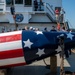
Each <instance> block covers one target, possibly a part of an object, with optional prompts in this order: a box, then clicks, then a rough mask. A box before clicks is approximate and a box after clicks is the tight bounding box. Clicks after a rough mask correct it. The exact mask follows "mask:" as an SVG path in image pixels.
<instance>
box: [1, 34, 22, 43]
mask: <svg viewBox="0 0 75 75" xmlns="http://www.w3.org/2000/svg"><path fill="white" fill-rule="evenodd" d="M17 40H21V34H15V35H10V36H1V37H0V43H3V42H11V41H17Z"/></svg>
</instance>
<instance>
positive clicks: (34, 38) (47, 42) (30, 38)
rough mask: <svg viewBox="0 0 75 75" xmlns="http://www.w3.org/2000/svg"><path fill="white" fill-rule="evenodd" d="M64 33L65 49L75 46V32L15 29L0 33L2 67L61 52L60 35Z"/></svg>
mask: <svg viewBox="0 0 75 75" xmlns="http://www.w3.org/2000/svg"><path fill="white" fill-rule="evenodd" d="M62 34H63V35H64V36H65V37H66V38H65V41H64V43H65V50H68V49H70V48H73V47H75V33H68V32H42V31H25V30H23V31H14V32H8V33H1V34H0V68H2V67H3V68H4V67H14V66H19V65H26V64H30V63H32V62H34V61H38V60H41V59H43V58H46V57H49V56H52V55H54V54H57V53H59V50H58V45H59V41H58V36H60V35H62Z"/></svg>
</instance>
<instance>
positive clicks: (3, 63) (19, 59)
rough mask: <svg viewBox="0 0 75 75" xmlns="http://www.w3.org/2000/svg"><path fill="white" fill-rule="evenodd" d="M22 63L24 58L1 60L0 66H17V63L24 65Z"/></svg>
mask: <svg viewBox="0 0 75 75" xmlns="http://www.w3.org/2000/svg"><path fill="white" fill-rule="evenodd" d="M24 62H25V59H24V57H17V58H10V59H3V60H0V66H5V65H12V64H19V63H24Z"/></svg>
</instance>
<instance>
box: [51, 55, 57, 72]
mask: <svg viewBox="0 0 75 75" xmlns="http://www.w3.org/2000/svg"><path fill="white" fill-rule="evenodd" d="M50 70H51V72H52V73H56V72H57V56H51V57H50Z"/></svg>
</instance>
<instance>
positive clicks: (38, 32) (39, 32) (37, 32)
mask: <svg viewBox="0 0 75 75" xmlns="http://www.w3.org/2000/svg"><path fill="white" fill-rule="evenodd" d="M35 33H36V34H37V35H38V34H43V33H42V31H36V32H35Z"/></svg>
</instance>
